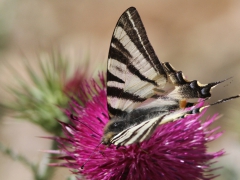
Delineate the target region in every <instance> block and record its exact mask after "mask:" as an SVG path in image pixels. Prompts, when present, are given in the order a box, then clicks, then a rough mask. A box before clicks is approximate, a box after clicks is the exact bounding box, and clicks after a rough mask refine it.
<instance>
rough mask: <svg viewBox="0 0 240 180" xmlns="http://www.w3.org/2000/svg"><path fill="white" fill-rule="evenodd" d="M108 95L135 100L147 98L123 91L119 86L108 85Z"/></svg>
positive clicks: (140, 100)
mask: <svg viewBox="0 0 240 180" xmlns="http://www.w3.org/2000/svg"><path fill="white" fill-rule="evenodd" d="M107 96H108V97H117V98H120V99H126V100H131V101H133V102H143V101H145V100H146V98H142V97H139V96H137V95H134V94H131V93H128V92H125V91H123V89H120V88H117V87H108V89H107Z"/></svg>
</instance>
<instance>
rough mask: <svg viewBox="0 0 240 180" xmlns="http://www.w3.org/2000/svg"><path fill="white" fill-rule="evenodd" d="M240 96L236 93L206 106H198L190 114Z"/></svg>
mask: <svg viewBox="0 0 240 180" xmlns="http://www.w3.org/2000/svg"><path fill="white" fill-rule="evenodd" d="M239 97H240V94H238V95H236V96H231V97H228V98H225V99H220V100H218V101H216V102H214V103H212V104H209V105H206V106H203V107H199V108H196V109H193V110H191V111H189V112H191V113H190V114H197V113H199V112H201V111H202V110H203V109H205V108H208V107H210V106H214V105H217V104H221V103H224V102H227V101H230V100H233V99H236V98H239Z"/></svg>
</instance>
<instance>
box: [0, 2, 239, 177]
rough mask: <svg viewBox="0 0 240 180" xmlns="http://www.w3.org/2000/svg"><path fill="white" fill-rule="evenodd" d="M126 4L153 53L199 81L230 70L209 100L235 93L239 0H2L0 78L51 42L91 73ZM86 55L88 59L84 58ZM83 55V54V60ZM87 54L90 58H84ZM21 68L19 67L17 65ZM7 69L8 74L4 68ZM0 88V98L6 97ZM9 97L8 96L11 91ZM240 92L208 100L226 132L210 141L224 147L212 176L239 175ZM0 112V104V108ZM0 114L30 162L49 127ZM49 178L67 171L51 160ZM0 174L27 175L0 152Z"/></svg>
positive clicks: (102, 66)
mask: <svg viewBox="0 0 240 180" xmlns="http://www.w3.org/2000/svg"><path fill="white" fill-rule="evenodd" d="M130 6H135V7H136V8H137V10H138V11H139V14H140V16H141V18H142V21H143V23H144V25H145V28H146V31H147V33H148V37H149V39H150V42H151V43H152V46H153V47H154V49H155V52H156V53H157V55H158V57H159V59H160V60H161V61H164V62H171V64H172V65H173V66H174V67H175V68H176V69H178V70H182V71H183V72H184V74H185V76H187V77H188V78H189V79H198V80H199V81H200V82H202V83H207V82H212V81H218V80H222V79H225V78H228V77H233V78H232V79H231V80H229V81H228V82H226V83H224V84H223V85H220V86H219V87H218V88H216V89H214V93H213V97H212V98H211V100H210V102H214V101H216V100H218V99H221V98H225V97H228V96H232V95H236V94H238V93H240V86H239V85H240V1H238V0H211V1H209V0H195V1H190V0H189V1H186V0H178V1H173V0H169V1H157V0H152V1H136V0H132V1H131V2H130V1H127V0H121V1H110V0H105V1H93V0H88V1H86V0H85V1H74V0H69V1H65V0H58V1H48V0H0V72H1V76H0V83H1V86H6V85H7V84H10V85H11V84H12V83H13V81H14V78H16V77H14V76H11V72H10V73H9V72H8V71H7V70H6V66H5V63H6V62H7V63H9V64H12V65H13V66H14V67H16V68H17V69H18V70H19V71H20V73H21V74H22V75H23V76H24V74H25V72H24V68H22V64H21V62H22V59H23V58H25V57H27V59H29V60H31V61H32V63H34V61H36V60H37V58H36V56H37V54H39V53H41V52H50V53H51V51H52V50H53V49H54V48H57V49H59V50H60V51H61V53H63V54H64V55H65V56H67V57H68V58H69V60H72V61H73V62H74V63H77V64H79V65H80V66H82V67H84V65H85V64H87V63H88V64H90V67H89V69H88V72H87V73H88V75H89V76H95V75H96V74H97V73H98V71H101V70H104V71H105V70H106V63H107V56H108V50H109V45H110V40H111V36H112V32H113V29H114V27H115V25H116V22H117V20H118V18H119V17H120V15H121V14H122V13H123V12H124V11H125V10H126V9H127V8H128V7H130ZM86 59H87V60H86ZM86 61H88V62H86ZM89 62H90V63H89ZM21 68H22V69H21ZM9 74H10V75H9ZM8 96H9V95H7V94H5V93H4V91H1V94H0V99H1V101H8ZM9 98H11V97H9ZM239 105H240V99H237V100H233V101H231V102H228V103H224V104H221V105H218V106H216V107H212V108H211V110H209V111H208V114H213V113H216V112H218V113H220V114H223V116H222V117H221V119H219V120H218V122H216V123H215V124H214V127H216V126H218V125H220V126H221V127H222V130H223V131H224V135H223V136H222V137H220V138H219V139H218V140H216V141H214V142H213V143H210V144H209V147H210V148H209V152H213V151H216V150H220V149H223V148H224V149H225V151H226V152H227V153H226V155H225V156H224V157H222V158H220V159H219V160H218V161H219V163H218V166H223V168H222V169H220V170H218V171H217V172H218V173H220V174H221V177H218V178H217V179H218V180H228V179H231V180H240V171H239V169H240V164H239V163H238V162H240V143H239V142H240V131H239V129H240V111H239ZM0 113H1V112H0ZM1 118H2V119H1V120H0V142H2V143H3V144H5V145H7V146H8V147H11V148H13V149H14V150H15V151H17V152H18V153H22V154H24V155H26V156H27V157H28V158H29V159H31V160H32V161H33V162H37V161H39V159H41V157H42V156H43V154H44V153H43V152H40V150H44V149H49V141H48V140H46V139H41V138H38V136H47V135H49V134H48V133H46V132H45V131H44V130H42V129H41V128H39V127H38V126H36V125H33V124H31V123H29V122H26V121H19V120H16V119H14V118H12V117H11V116H3V117H1ZM56 169H57V170H56V172H55V173H54V179H56V180H64V179H66V177H67V176H68V175H69V174H71V173H70V172H69V170H67V169H64V168H56ZM0 179H1V180H3V179H7V180H15V179H18V180H31V179H33V177H32V174H31V173H30V172H29V171H28V169H27V168H26V167H25V166H23V165H22V164H20V163H19V162H17V161H14V160H12V159H9V158H8V157H7V156H5V155H3V154H0Z"/></svg>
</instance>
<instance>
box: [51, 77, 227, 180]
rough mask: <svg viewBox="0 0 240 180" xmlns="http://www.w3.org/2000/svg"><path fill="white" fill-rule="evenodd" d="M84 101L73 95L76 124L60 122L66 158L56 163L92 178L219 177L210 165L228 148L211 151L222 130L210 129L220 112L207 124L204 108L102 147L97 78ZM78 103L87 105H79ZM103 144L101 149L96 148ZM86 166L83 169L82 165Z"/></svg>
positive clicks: (102, 107) (102, 102)
mask: <svg viewBox="0 0 240 180" xmlns="http://www.w3.org/2000/svg"><path fill="white" fill-rule="evenodd" d="M78 97H79V99H73V100H72V102H71V107H72V108H71V110H67V111H66V114H67V115H68V117H69V119H70V121H71V124H66V123H61V124H62V126H63V128H64V132H65V136H66V137H65V138H56V140H57V142H58V143H59V145H60V149H61V155H62V156H61V157H60V158H59V159H63V160H65V162H62V163H60V164H52V165H53V166H64V167H68V168H70V169H72V170H73V172H74V173H76V174H77V175H79V176H80V177H84V178H85V179H91V180H93V179H94V180H146V179H149V180H155V179H161V180H181V179H182V180H186V179H187V180H190V179H191V180H192V179H202V180H209V179H213V178H214V177H215V176H214V175H213V174H212V170H213V169H211V168H210V165H211V164H212V163H213V161H212V160H214V159H215V158H217V157H219V156H222V155H223V154H224V151H223V150H220V151H218V152H214V153H208V152H207V146H206V143H208V142H210V141H212V140H214V139H216V138H218V137H219V136H220V135H221V134H222V133H221V132H217V130H218V129H219V127H218V128H215V129H213V130H210V129H209V125H211V124H212V123H213V122H214V121H215V120H216V119H217V115H214V116H212V117H211V118H208V119H207V120H206V121H205V122H202V123H201V121H200V120H199V118H200V117H202V116H203V114H204V113H205V112H202V113H201V114H198V115H194V116H188V117H186V118H184V119H181V120H178V121H175V122H171V123H168V124H164V125H161V126H159V127H158V129H157V130H156V131H155V133H154V134H153V135H152V137H151V138H150V139H149V140H146V141H144V142H142V143H140V144H134V145H130V146H126V147H125V146H122V147H120V148H118V149H116V146H114V145H111V146H110V147H106V146H104V145H99V144H100V142H101V137H102V135H103V128H104V126H105V124H106V123H107V122H108V120H109V119H108V111H107V98H106V87H105V80H104V78H103V76H102V75H101V76H100V83H97V82H96V81H94V80H92V81H91V82H90V83H86V84H85V85H82V86H81V87H80V94H79V96H78ZM79 101H80V102H82V103H81V104H84V105H83V106H82V105H80V104H79ZM98 145H99V147H97V146H98ZM83 165H84V168H83V169H81V167H82V166H83Z"/></svg>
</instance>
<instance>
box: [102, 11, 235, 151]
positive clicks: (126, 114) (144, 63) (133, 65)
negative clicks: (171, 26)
mask: <svg viewBox="0 0 240 180" xmlns="http://www.w3.org/2000/svg"><path fill="white" fill-rule="evenodd" d="M223 81H225V80H223ZM223 81H218V82H212V83H208V84H201V83H200V82H198V81H196V80H193V81H189V80H187V79H186V78H185V77H184V75H183V73H182V71H178V70H176V69H174V68H173V67H172V66H171V64H170V63H168V62H161V61H159V59H158V57H157V55H156V54H155V52H154V50H153V47H152V46H151V44H150V42H149V40H148V37H147V34H146V31H145V28H144V26H143V23H142V21H141V18H140V16H139V14H138V12H137V10H136V9H135V8H134V7H130V8H129V9H127V10H126V11H125V12H124V13H123V14H122V15H121V17H120V18H119V20H118V22H117V25H116V27H115V29H114V32H113V36H112V40H111V44H110V50H109V56H108V64H107V103H108V104H107V106H108V112H109V118H110V120H109V122H108V124H107V125H106V126H105V129H104V135H103V138H102V144H105V145H108V146H109V145H111V144H114V145H116V146H126V145H130V144H133V143H139V142H142V141H144V140H146V139H148V138H149V137H150V136H151V135H152V134H153V132H154V130H155V129H156V128H157V127H158V126H159V125H161V124H164V123H167V122H171V121H175V120H178V119H180V118H182V117H184V116H187V115H192V114H196V113H199V112H201V111H202V110H203V109H204V108H206V107H209V106H211V105H215V104H219V103H222V102H225V101H228V100H231V99H234V98H238V97H239V95H236V96H233V97H230V98H226V99H222V100H219V101H217V102H216V103H213V104H210V105H207V106H204V107H197V106H195V105H196V103H197V102H198V101H199V99H202V100H207V99H208V98H210V97H211V93H210V92H211V90H212V89H213V88H214V87H215V86H216V85H218V84H219V83H221V82H223ZM187 107H189V108H187ZM190 107H191V108H190ZM189 109H190V110H189Z"/></svg>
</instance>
